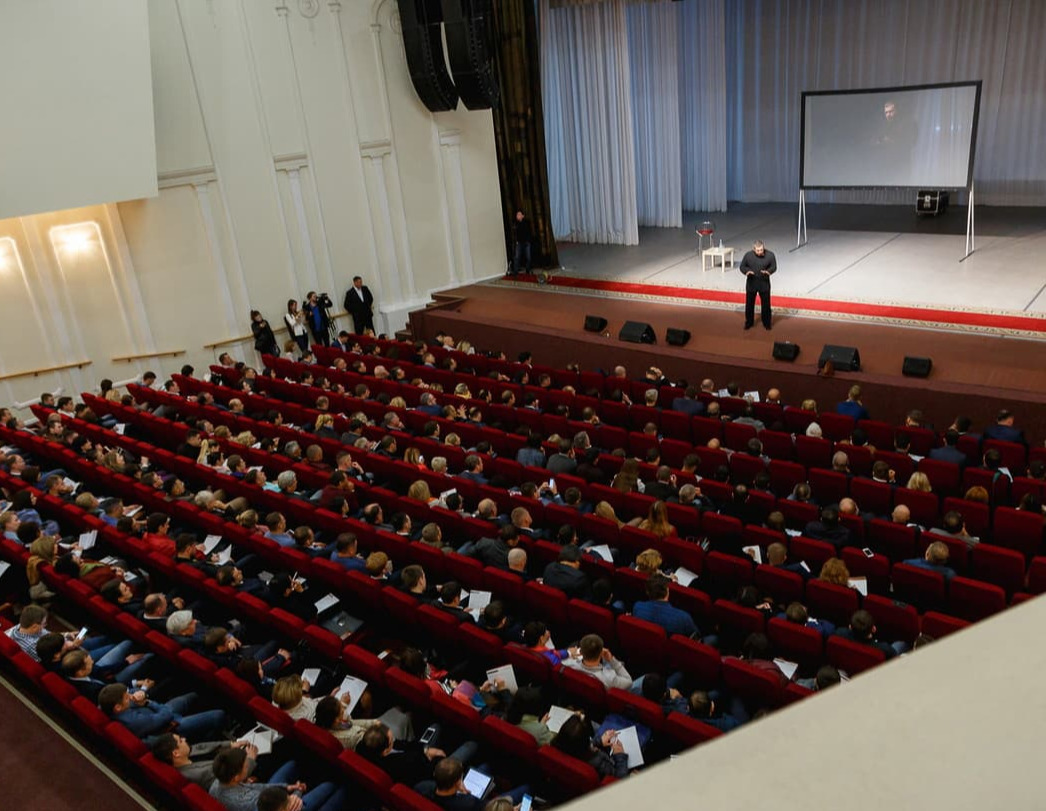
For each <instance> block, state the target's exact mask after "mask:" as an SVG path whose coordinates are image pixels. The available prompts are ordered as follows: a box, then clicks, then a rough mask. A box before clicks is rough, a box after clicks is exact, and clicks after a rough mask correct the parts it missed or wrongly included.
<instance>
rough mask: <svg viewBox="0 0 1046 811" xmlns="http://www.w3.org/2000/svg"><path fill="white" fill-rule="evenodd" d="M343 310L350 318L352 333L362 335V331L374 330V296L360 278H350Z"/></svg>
mask: <svg viewBox="0 0 1046 811" xmlns="http://www.w3.org/2000/svg"><path fill="white" fill-rule="evenodd" d="M345 309H346V310H348V312H349V315H351V316H352V331H353V332H354V333H356V334H357V335H363V331H364V330H368V329H369V330H370V331H371V332H375V333H376V330H375V329H374V295H373V294H372V293H371V292H370V288H369V287H367V285H365V284H364V283H363V279H362V278H361V277H360V276H353V277H352V287H350V288H349V289H348V290H347V291H346V292H345Z"/></svg>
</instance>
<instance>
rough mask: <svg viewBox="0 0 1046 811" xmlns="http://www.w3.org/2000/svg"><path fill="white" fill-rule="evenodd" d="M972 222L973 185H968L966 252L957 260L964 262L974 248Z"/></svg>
mask: <svg viewBox="0 0 1046 811" xmlns="http://www.w3.org/2000/svg"><path fill="white" fill-rule="evenodd" d="M973 224H974V223H973V186H970V199H969V200H968V201H967V207H966V253H965V254H963V257H962V259H960V260H959V261H960V262H965V261H966V260H967V259H968V258H969V257H970V254H971V253H973V252H974V250H976V245H975V244H974V228H973Z"/></svg>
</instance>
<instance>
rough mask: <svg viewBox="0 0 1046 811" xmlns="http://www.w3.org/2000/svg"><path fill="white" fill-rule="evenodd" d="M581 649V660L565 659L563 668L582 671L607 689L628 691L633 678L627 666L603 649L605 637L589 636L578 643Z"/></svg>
mask: <svg viewBox="0 0 1046 811" xmlns="http://www.w3.org/2000/svg"><path fill="white" fill-rule="evenodd" d="M578 647H579V648H580V649H581V658H580V659H573V658H570V659H564V660H563V667H569V668H571V669H572V670H580V671H581V672H582V673H587V674H588V675H589V676H591V677H592V678H594V679H599V680H600V681H601V682H603V684H604V685H605V686H606V687H607V688H610V687H619V688H621V689H622V690H627V689H628V688H629V687H631V686H632V677H631V676H630V675H629V673H628V671H627V670H625V666H624V665H623V664H621V662H620V661H619V660H618V659H615V658H614V655H613V654H612V653H611V652H610V651H609V650H607V649H606V648H605V647H603V637H601V636H599V635H598V634H588V635H587V636H583V637H581V642H579V643H578Z"/></svg>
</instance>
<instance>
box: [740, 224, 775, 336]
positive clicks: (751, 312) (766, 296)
mask: <svg viewBox="0 0 1046 811" xmlns="http://www.w3.org/2000/svg"><path fill="white" fill-rule="evenodd" d="M740 269H741V272H742V273H743V274H745V329H751V328H752V325H753V324H754V323H755V296H756V293H758V294H759V314H760V317H761V318H762V320H763V327H764V328H765V329H770V327H771V318H772V315H771V312H770V277H771V276H772V275H773V274H774V273H775V272H776V270H777V259H776V258H775V257H774V253H773V251H768V250H767V249H766V247H765V246H764V245H763V241H762V240H760V239H757V240H756V241H755V242H753V243H752V250H750V251H749V252H748V253H746V254H745V255H744V258H743V259H742V260H741V265H740Z"/></svg>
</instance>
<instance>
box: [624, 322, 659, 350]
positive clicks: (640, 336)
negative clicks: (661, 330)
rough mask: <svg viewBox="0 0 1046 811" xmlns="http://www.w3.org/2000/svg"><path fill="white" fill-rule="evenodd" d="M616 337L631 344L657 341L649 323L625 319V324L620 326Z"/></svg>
mask: <svg viewBox="0 0 1046 811" xmlns="http://www.w3.org/2000/svg"><path fill="white" fill-rule="evenodd" d="M617 337H618V338H619V339H620V340H622V341H628V342H629V343H633V344H652V343H657V336H656V335H654V328H653V327H652V326H650V325H649V324H644V323H643V322H642V321H626V322H625V326H623V327H622V328H621V332H620V334H619V335H618V336H617Z"/></svg>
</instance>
